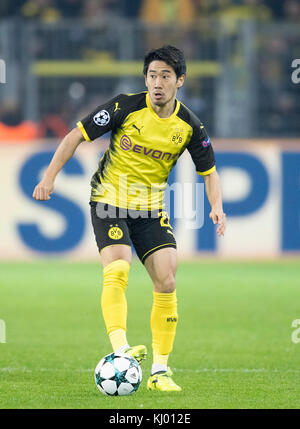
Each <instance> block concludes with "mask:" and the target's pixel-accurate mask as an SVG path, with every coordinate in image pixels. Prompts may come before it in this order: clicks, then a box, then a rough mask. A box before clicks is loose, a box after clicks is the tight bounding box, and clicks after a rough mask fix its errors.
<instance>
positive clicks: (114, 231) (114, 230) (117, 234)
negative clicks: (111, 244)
mask: <svg viewBox="0 0 300 429" xmlns="http://www.w3.org/2000/svg"><path fill="white" fill-rule="evenodd" d="M108 236H109V238H112V239H113V240H120V239H121V238H122V237H123V231H122V230H121V228H119V227H118V225H116V226H112V225H111V227H110V229H109V231H108Z"/></svg>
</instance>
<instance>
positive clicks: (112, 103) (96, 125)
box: [77, 94, 124, 142]
mask: <svg viewBox="0 0 300 429" xmlns="http://www.w3.org/2000/svg"><path fill="white" fill-rule="evenodd" d="M121 100H122V94H121V95H118V96H117V97H114V98H112V99H111V100H109V101H107V102H106V103H104V104H102V105H100V106H98V107H97V108H96V109H95V110H94V111H93V112H91V113H90V114H89V115H87V116H86V117H85V118H83V119H82V120H81V121H79V122H77V127H78V128H79V129H80V131H81V132H82V135H83V137H84V139H85V140H86V141H89V142H90V141H93V140H95V139H97V138H98V137H101V136H102V135H103V134H105V133H107V132H108V131H112V130H114V129H115V128H117V127H119V126H121V124H122V122H123V120H124V118H123V116H122V114H121V109H120V107H119V106H120V104H121Z"/></svg>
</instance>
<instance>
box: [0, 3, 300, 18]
mask: <svg viewBox="0 0 300 429" xmlns="http://www.w3.org/2000/svg"><path fill="white" fill-rule="evenodd" d="M299 3H300V2H299V1H298V0H1V3H0V18H1V17H12V16H14V17H16V16H18V17H20V18H23V19H39V20H42V21H44V22H56V21H58V20H60V19H62V18H76V17H77V18H79V17H80V18H85V19H92V20H96V19H99V18H103V17H108V16H121V17H128V18H139V19H142V20H144V21H146V22H147V21H148V22H159V23H168V22H172V21H173V22H175V21H179V22H189V21H193V20H195V19H197V18H200V17H203V16H218V17H220V16H221V17H222V16H223V17H231V18H239V19H248V18H251V17H252V18H253V17H255V18H263V19H280V18H284V19H286V20H291V21H296V22H297V21H298V22H300V4H299Z"/></svg>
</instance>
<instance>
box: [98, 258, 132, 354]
mask: <svg viewBox="0 0 300 429" xmlns="http://www.w3.org/2000/svg"><path fill="white" fill-rule="evenodd" d="M129 268H130V265H129V263H128V262H127V261H124V260H123V259H117V260H116V261H113V262H111V263H110V264H109V265H107V266H106V267H105V268H104V269H103V289H102V295H101V308H102V314H103V318H104V322H105V326H106V330H107V333H108V335H109V337H110V340H111V344H112V347H113V350H114V351H116V350H118V349H119V348H121V347H122V346H124V345H125V344H127V339H126V321H127V301H126V296H125V290H126V287H127V282H128V275H129Z"/></svg>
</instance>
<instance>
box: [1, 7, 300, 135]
mask: <svg viewBox="0 0 300 429" xmlns="http://www.w3.org/2000/svg"><path fill="white" fill-rule="evenodd" d="M206 17H209V18H217V19H219V20H220V21H221V22H223V24H224V29H223V31H224V39H225V38H226V40H228V42H229V44H228V46H230V49H229V51H230V52H229V53H226V55H227V54H228V58H227V59H226V58H225V54H224V52H223V51H222V52H221V53H220V43H219V39H218V38H217V37H216V33H217V31H216V28H215V27H213V28H210V27H207V26H205V19H204V20H203V18H206ZM1 18H2V19H6V20H7V21H9V19H10V18H15V19H14V21H17V23H18V22H19V20H22V21H25V22H30V21H33V20H34V21H35V22H41V23H43V24H45V28H46V29H49V28H53V25H52V26H51V23H58V22H60V21H61V22H62V21H63V20H65V21H64V22H66V23H67V22H68V20H66V18H75V19H76V18H80V19H83V20H86V21H87V22H96V23H97V22H98V21H100V20H101V21H102V22H103V20H104V22H110V21H109V19H110V18H122V19H124V18H125V20H126V19H128V20H133V21H138V22H143V23H145V24H146V26H145V27H144V29H143V31H142V32H140V33H138V32H137V33H136V34H137V35H138V36H134V37H135V45H134V46H135V47H134V49H131V51H132V52H133V53H132V55H135V56H132V57H127V54H126V53H125V54H124V55H125V57H124V56H123V57H122V58H123V59H124V58H126V59H128V60H134V59H138V60H141V58H142V56H143V53H144V52H145V51H146V50H148V49H149V48H150V47H151V48H152V47H154V46H156V44H159V45H160V44H161V40H167V41H168V43H171V44H175V45H176V46H177V42H178V43H179V46H180V47H182V48H183V50H184V52H185V54H186V57H187V58H192V59H197V60H198V59H200V60H202V59H204V60H208V61H210V60H211V61H220V60H221V56H223V58H222V61H223V62H224V63H226V61H229V62H231V63H232V67H231V72H232V74H234V75H235V81H236V88H235V89H236V90H237V93H238V91H239V90H240V88H239V85H240V82H243V78H244V75H245V65H244V64H243V63H242V61H243V60H244V57H242V56H241V54H242V55H243V52H242V51H243V48H241V46H240V45H239V44H240V39H239V38H238V37H236V35H237V34H238V33H237V32H236V28H237V27H236V24H237V23H238V22H240V21H243V20H249V19H255V20H256V22H257V25H258V26H259V25H260V24H262V25H263V26H264V24H265V23H274V22H283V23H285V24H284V26H283V27H280V28H283V32H282V30H280V31H277V27H276V26H275V30H276V31H275V32H274V31H273V30H271V31H270V32H269V30H266V31H265V30H264V31H263V32H262V33H257V36H255V40H254V44H255V50H256V51H255V59H254V60H253V69H252V72H253V73H254V74H255V79H256V91H257V94H256V97H257V98H258V99H259V100H258V102H257V107H256V114H255V115H256V117H255V120H256V130H257V131H256V132H257V133H258V135H260V136H280V135H285V136H288V135H292V136H295V133H296V132H297V130H299V132H300V127H299V125H297V126H295V124H299V110H300V101H299V100H300V94H299V91H300V84H298V85H295V84H293V83H292V82H291V79H290V77H289V76H290V72H291V69H290V66H291V59H292V58H300V50H299V49H300V32H299V31H297V32H296V33H295V32H289V31H288V29H289V23H293V24H295V25H294V26H293V28H295V27H296V28H297V24H300V0H1V2H0V21H1ZM195 22H196V23H199V22H201V25H200V26H199V24H196V26H193V25H186V24H192V23H195ZM209 22H211V21H209ZM172 23H179V24H180V31H178V28H177V26H174V25H172ZM203 23H204V28H202V26H203ZM48 24H49V25H48ZM147 24H150V25H149V26H147ZM153 24H160V27H155V28H156V31H152V27H151V25H153ZM30 25H31V24H30ZM185 25H186V26H185ZM164 26H165V27H164ZM16 27H18V28H21V27H22V25H18V24H17V26H16ZM104 27H105V26H104ZM148 27H149V29H150V30H149V31H148V30H147V28H148ZM199 27H200V28H199ZM278 27H279V26H278ZM291 27H292V25H291ZM18 28H16V29H17V30H18ZM68 28H69V29H68ZM193 28H196V31H194V30H193ZM264 28H265V26H264ZM272 28H273V29H274V26H273V27H272ZM161 29H162V30H161ZM164 29H165V30H164ZM172 29H175V30H176V31H175V30H174V35H173V33H172ZM185 29H186V32H185ZM285 29H286V30H285ZM200 30H201V31H200ZM0 31H1V22H0ZM63 31H64V32H63ZM164 31H165V32H164ZM0 34H1V33H0ZM13 34H14V37H13V39H16V43H15V45H16V47H15V50H16V54H15V56H16V60H15V73H16V76H17V78H16V80H17V81H18V84H17V85H15V86H16V87H17V86H19V87H20V90H19V92H18V91H17V90H14V89H13V88H12V90H11V93H12V94H13V95H14V97H10V96H9V97H2V102H1V104H0V142H1V141H9V140H19V141H20V140H23V141H31V140H32V139H34V138H44V137H57V138H62V137H63V136H64V135H65V134H66V133H67V132H68V131H69V130H70V129H71V128H72V126H74V124H75V121H76V118H77V119H81V118H82V117H83V116H84V115H85V114H86V113H87V112H88V111H89V110H91V109H92V108H94V107H95V105H97V104H101V102H102V101H103V102H104V101H105V100H107V99H108V98H110V96H111V95H114V94H116V93H118V92H135V91H136V90H143V89H144V87H142V85H143V82H142V75H141V78H140V80H139V79H135V78H134V79H131V80H130V79H128V80H126V79H123V80H122V79H119V80H118V79H115V80H113V78H107V79H106V78H104V79H97V78H94V79H93V78H88V77H87V78H86V77H83V76H82V77H81V78H76V79H75V78H74V79H72V78H70V79H69V78H64V77H63V78H60V77H57V78H51V79H47V78H39V79H38V84H37V85H38V92H39V97H38V103H37V104H38V115H39V117H38V119H37V120H36V121H35V122H34V121H32V120H28V118H26V112H27V111H26V109H27V107H28V106H27V104H26V102H24V100H25V96H24V94H25V92H26V91H25V89H24V85H25V79H23V75H22V73H21V74H20V69H21V68H22V65H21V66H20V64H23V63H22V62H20V63H18V61H19V57H21V51H22V49H20V47H19V44H21V41H22V39H23V37H22V33H21V32H20V33H19V34H17V32H13ZM262 34H263V36H261V35H262ZM99 35H100V37H99ZM206 36H207V37H206ZM120 37H121V38H123V33H122V31H121V35H120V34H118V33H117V29H116V28H115V26H112V27H111V29H109V26H107V28H106V27H105V28H104V30H103V29H102V28H101V29H100V30H99V32H94V31H84V30H83V27H78V28H76V29H75V30H74V26H73V25H71V26H70V27H67V25H65V24H63V26H62V29H60V31H59V32H51V31H49V32H47V31H46V32H44V33H43V32H42V31H39V30H38V32H36V33H35V35H34V37H33V39H32V40H33V43H29V42H28V41H26V43H25V45H24V46H25V49H28V52H30V54H31V55H32V56H33V58H34V59H35V60H44V59H46V60H49V59H53V60H78V59H84V60H89V59H100V60H102V59H103V58H104V59H106V57H107V58H108V59H110V60H111V59H120V50H119V45H120ZM219 37H220V36H219ZM178 38H179V39H178ZM126 40H127V39H126V37H125V36H124V41H125V42H126ZM128 40H132V39H128ZM0 42H1V40H0ZM156 42H157V43H156ZM125 45H126V43H125ZM123 46H124V45H123ZM227 50H228V49H227ZM19 53H20V54H19ZM1 55H2V53H1V43H0V57H1ZM26 55H27V52H25V55H24V56H25V57H26ZM103 55H104V57H103ZM20 61H21V60H20ZM25 63H26V60H25ZM26 64H27V63H26ZM95 81H96V82H95ZM216 81H217V79H216V78H214V77H213V76H212V77H201V78H198V77H194V78H192V77H189V79H188V80H187V83H186V85H185V86H184V88H183V90H182V91H181V96H182V101H183V102H185V103H186V104H188V105H189V106H190V107H191V108H192V110H193V111H194V112H195V113H196V114H197V115H199V117H200V118H201V119H202V120H203V122H205V123H206V122H208V123H210V124H211V126H210V129H211V130H212V133H213V132H214V128H213V123H214V121H215V117H216V115H215V114H214V109H215V107H216V106H215V91H216V88H217V85H216ZM126 85H127V86H126ZM141 88H142V89H141ZM0 89H1V88H0ZM238 94H242V91H241V92H240V93H238ZM238 96H239V95H238ZM233 105H234V100H233V103H232V105H231V106H230V107H231V108H232V106H233ZM82 109H85V110H82ZM238 109H239V108H238ZM293 127H294V128H293ZM253 132H254V131H253ZM289 133H290V134H289ZM253 136H255V135H253Z"/></svg>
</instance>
